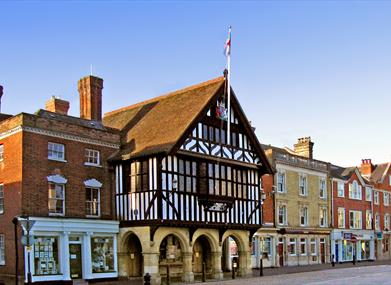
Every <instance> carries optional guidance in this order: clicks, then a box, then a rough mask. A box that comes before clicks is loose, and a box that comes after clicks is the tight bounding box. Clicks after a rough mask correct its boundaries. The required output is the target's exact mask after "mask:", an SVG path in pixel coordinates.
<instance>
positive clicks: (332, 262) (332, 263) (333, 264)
mask: <svg viewBox="0 0 391 285" xmlns="http://www.w3.org/2000/svg"><path fill="white" fill-rule="evenodd" d="M331 266H332V267H334V266H335V259H334V254H333V255H332V256H331Z"/></svg>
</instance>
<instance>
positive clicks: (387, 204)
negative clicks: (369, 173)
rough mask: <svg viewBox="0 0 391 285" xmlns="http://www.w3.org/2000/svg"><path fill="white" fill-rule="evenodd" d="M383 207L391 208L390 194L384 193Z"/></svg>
mask: <svg viewBox="0 0 391 285" xmlns="http://www.w3.org/2000/svg"><path fill="white" fill-rule="evenodd" d="M386 197H387V199H386ZM386 201H387V203H386ZM383 205H384V206H389V205H390V193H388V192H386V191H385V192H383Z"/></svg>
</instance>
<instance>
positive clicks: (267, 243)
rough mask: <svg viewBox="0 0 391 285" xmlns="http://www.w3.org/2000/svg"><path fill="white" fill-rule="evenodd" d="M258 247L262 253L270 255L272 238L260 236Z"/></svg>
mask: <svg viewBox="0 0 391 285" xmlns="http://www.w3.org/2000/svg"><path fill="white" fill-rule="evenodd" d="M260 242H261V244H260V248H261V252H262V253H263V254H267V255H268V256H272V238H271V237H262V238H261V239H260Z"/></svg>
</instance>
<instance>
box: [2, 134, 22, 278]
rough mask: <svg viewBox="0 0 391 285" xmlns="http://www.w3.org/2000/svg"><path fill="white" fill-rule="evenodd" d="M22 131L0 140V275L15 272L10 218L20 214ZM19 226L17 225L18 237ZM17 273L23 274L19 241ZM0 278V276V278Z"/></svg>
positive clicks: (12, 225) (19, 234)
mask: <svg viewBox="0 0 391 285" xmlns="http://www.w3.org/2000/svg"><path fill="white" fill-rule="evenodd" d="M22 137H23V136H22V132H19V133H16V134H14V135H11V136H9V137H6V138H4V139H2V140H0V144H3V146H4V159H3V161H2V162H0V183H3V184H4V198H5V201H4V214H0V234H4V235H5V259H6V263H5V266H3V265H0V275H1V274H6V275H8V274H9V275H11V274H14V272H15V257H16V256H15V247H14V224H13V223H12V219H13V218H14V217H15V216H17V215H19V214H20V210H21V195H22V194H21V192H22V187H21V186H22V184H21V180H22ZM20 237H21V228H20V226H19V227H18V239H20ZM18 251H19V273H20V274H23V256H22V246H21V245H20V243H19V249H18ZM0 279H1V278H0Z"/></svg>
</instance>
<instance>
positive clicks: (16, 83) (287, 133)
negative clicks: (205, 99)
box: [0, 1, 391, 166]
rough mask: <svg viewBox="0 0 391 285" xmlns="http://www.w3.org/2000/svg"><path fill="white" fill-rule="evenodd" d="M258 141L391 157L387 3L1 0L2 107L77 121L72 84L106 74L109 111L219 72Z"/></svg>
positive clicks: (354, 157) (357, 156) (351, 160)
mask: <svg viewBox="0 0 391 285" xmlns="http://www.w3.org/2000/svg"><path fill="white" fill-rule="evenodd" d="M229 25H232V72H231V74H232V75H231V76H232V77H231V78H232V86H233V88H234V90H235V93H236V94H237V96H238V98H239V100H240V102H241V104H242V106H243V108H244V110H245V112H246V113H247V116H248V118H249V119H250V120H251V121H252V122H253V125H255V126H256V128H257V129H256V133H257V135H258V136H259V139H260V141H261V142H263V143H270V144H273V145H277V146H292V145H293V144H294V143H295V142H296V139H297V138H298V137H303V136H311V137H312V139H313V141H314V142H315V146H314V154H315V158H318V159H321V160H326V161H331V162H333V163H337V164H340V165H344V166H347V165H357V164H359V163H360V162H361V159H362V158H372V160H373V161H374V162H384V161H390V160H391V148H390V143H389V142H390V141H391V132H390V127H389V126H388V125H389V123H390V122H391V120H390V116H389V114H390V112H389V110H390V107H391V96H390V92H391V32H390V27H391V2H387V1H367V2H366V1H357V2H355V1H240V2H239V1H237V2H236V1H198V2H196V1H110V2H109V1H98V2H94V1H68V2H67V1H57V2H47V1H20V2H15V1H5V2H4V1H2V2H0V85H3V86H4V91H5V94H4V96H3V101H2V111H3V112H5V113H12V114H16V113H19V112H22V111H24V112H30V113H32V112H35V111H36V110H38V109H39V108H44V105H45V101H46V100H47V99H48V98H49V97H50V96H51V95H56V96H60V97H61V98H63V99H66V100H69V101H70V102H71V110H70V114H72V115H75V116H78V114H79V101H78V93H77V80H78V79H79V78H81V77H82V76H85V75H88V74H89V73H90V64H93V66H94V74H95V75H97V76H100V77H102V78H103V79H104V80H105V81H104V112H108V111H110V110H113V109H116V108H119V107H123V106H126V105H130V104H133V103H135V102H138V101H141V100H144V99H148V98H151V97H154V96H157V95H160V94H163V93H167V92H169V91H172V90H175V89H179V88H181V87H184V86H187V85H191V84H195V83H198V82H202V81H205V80H208V79H212V78H214V77H217V76H220V75H221V74H222V71H223V69H224V68H225V60H226V59H225V57H224V56H223V47H224V42H225V40H226V36H227V27H228V26H229Z"/></svg>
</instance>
